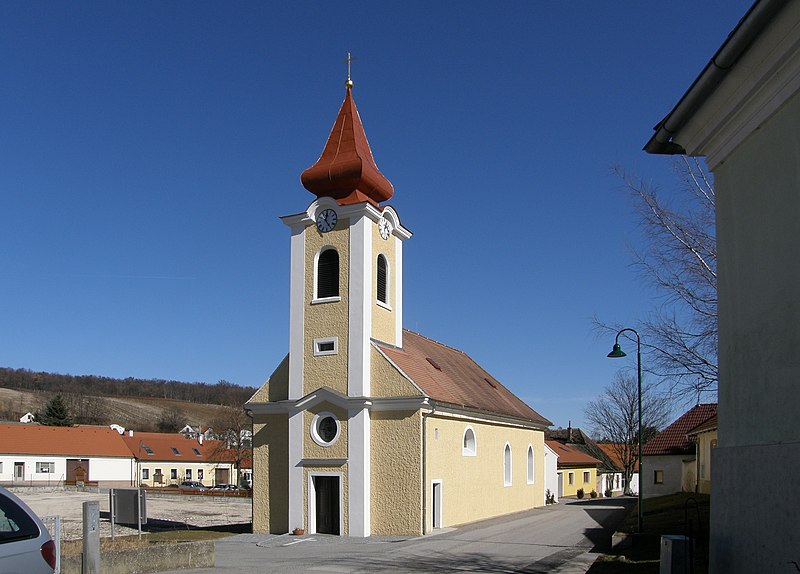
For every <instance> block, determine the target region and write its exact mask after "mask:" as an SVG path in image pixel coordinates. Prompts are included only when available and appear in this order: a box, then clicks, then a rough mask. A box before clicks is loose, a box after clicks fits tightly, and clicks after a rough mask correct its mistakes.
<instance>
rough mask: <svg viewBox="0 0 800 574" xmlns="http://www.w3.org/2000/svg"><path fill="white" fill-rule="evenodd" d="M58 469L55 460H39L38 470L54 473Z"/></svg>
mask: <svg viewBox="0 0 800 574" xmlns="http://www.w3.org/2000/svg"><path fill="white" fill-rule="evenodd" d="M55 471H56V463H54V462H37V463H36V472H43V473H48V472H50V473H53V472H55Z"/></svg>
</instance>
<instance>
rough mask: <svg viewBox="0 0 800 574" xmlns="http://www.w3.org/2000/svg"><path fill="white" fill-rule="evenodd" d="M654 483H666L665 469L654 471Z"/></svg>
mask: <svg viewBox="0 0 800 574" xmlns="http://www.w3.org/2000/svg"><path fill="white" fill-rule="evenodd" d="M653 484H664V471H663V470H655V471H653Z"/></svg>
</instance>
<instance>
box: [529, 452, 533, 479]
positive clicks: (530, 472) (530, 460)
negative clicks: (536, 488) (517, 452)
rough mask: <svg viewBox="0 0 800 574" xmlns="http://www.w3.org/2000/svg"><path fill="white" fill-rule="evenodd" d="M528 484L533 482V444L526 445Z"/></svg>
mask: <svg viewBox="0 0 800 574" xmlns="http://www.w3.org/2000/svg"><path fill="white" fill-rule="evenodd" d="M528 484H533V446H531V445H528Z"/></svg>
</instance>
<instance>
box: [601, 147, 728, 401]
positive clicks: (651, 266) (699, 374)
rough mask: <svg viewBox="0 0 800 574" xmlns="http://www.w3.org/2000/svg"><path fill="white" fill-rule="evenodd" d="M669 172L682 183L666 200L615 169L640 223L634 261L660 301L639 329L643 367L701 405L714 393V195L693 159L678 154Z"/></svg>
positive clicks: (654, 188) (678, 394) (608, 327)
mask: <svg viewBox="0 0 800 574" xmlns="http://www.w3.org/2000/svg"><path fill="white" fill-rule="evenodd" d="M675 170H676V173H677V174H678V176H679V177H680V179H681V186H680V188H679V190H678V193H673V194H671V195H670V197H669V199H667V198H666V194H664V193H663V192H662V191H661V190H660V189H659V188H658V187H657V186H654V185H652V184H651V183H649V182H647V181H645V180H642V179H639V178H635V177H631V176H630V175H629V174H628V173H626V172H625V171H624V170H623V169H622V168H619V167H617V168H615V172H616V174H617V175H618V176H619V177H620V178H621V179H622V181H623V182H624V184H625V188H626V189H627V191H628V192H629V193H630V197H631V203H632V205H633V207H634V209H635V210H636V213H637V215H638V216H639V219H640V223H641V234H642V237H643V243H642V245H641V246H640V247H638V248H632V251H633V258H634V263H635V265H637V266H638V267H639V269H640V270H641V272H642V277H643V279H644V281H645V282H646V283H647V284H649V285H651V286H653V287H654V288H655V289H656V291H657V292H658V293H660V294H661V295H662V296H663V300H662V304H661V306H659V307H658V308H656V309H654V310H653V312H652V313H651V314H650V315H649V316H647V317H645V318H642V319H641V321H640V323H639V325H638V330H639V332H640V333H641V337H642V347H643V348H644V350H645V352H646V354H647V360H646V361H643V364H642V368H643V369H644V370H645V371H647V372H649V373H651V374H653V375H655V376H657V377H659V378H660V379H661V380H663V381H665V382H667V383H668V384H669V392H670V394H672V395H673V396H675V397H676V398H678V399H684V400H691V401H693V402H699V401H700V395H701V394H703V393H712V394H714V395H716V391H717V241H716V230H715V214H716V195H715V192H714V186H713V183H712V182H711V181H710V179H709V177H708V175H707V174H706V173H705V171H704V170H703V167H702V165H701V164H700V162H699V160H697V159H696V158H687V157H684V156H681V158H680V159H677V160H676V162H675ZM596 322H597V324H598V325H599V326H600V327H601V328H603V329H606V330H609V331H613V330H617V329H618V326H612V325H607V324H603V323H600V322H599V321H596Z"/></svg>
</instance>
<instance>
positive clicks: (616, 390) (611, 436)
mask: <svg viewBox="0 0 800 574" xmlns="http://www.w3.org/2000/svg"><path fill="white" fill-rule="evenodd" d="M638 403H639V384H638V381H637V379H636V377H635V376H633V375H632V374H630V373H627V372H625V371H620V372H618V373H617V376H616V378H615V379H614V382H613V383H612V384H611V385H609V386H607V387H605V388H604V389H603V393H602V394H601V395H600V396H599V397H597V398H596V399H595V400H593V401H591V402H589V403H588V404H587V405H586V408H585V410H584V417H585V418H586V420H587V421H588V422H589V424H590V425H591V427H592V436H594V437H599V438H600V440H601V441H603V442H609V443H611V444H612V449H613V451H614V454H616V455H617V458H618V459H619V461H620V462H621V463H622V470H623V472H624V474H625V494H630V484H631V476H633V472H634V470H636V462H637V460H638V454H639V410H638ZM669 415H670V406H669V401H668V400H667V399H666V398H665V397H663V396H658V395H656V393H655V392H654V386H653V385H643V386H642V429H643V433H642V439H643V440H644V437H645V436H647V435H648V434H650V433H649V432H648V431H651V430H660V429H662V428H663V427H664V426H665V425H666V424H667V422H669ZM640 480H641V479H640Z"/></svg>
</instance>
